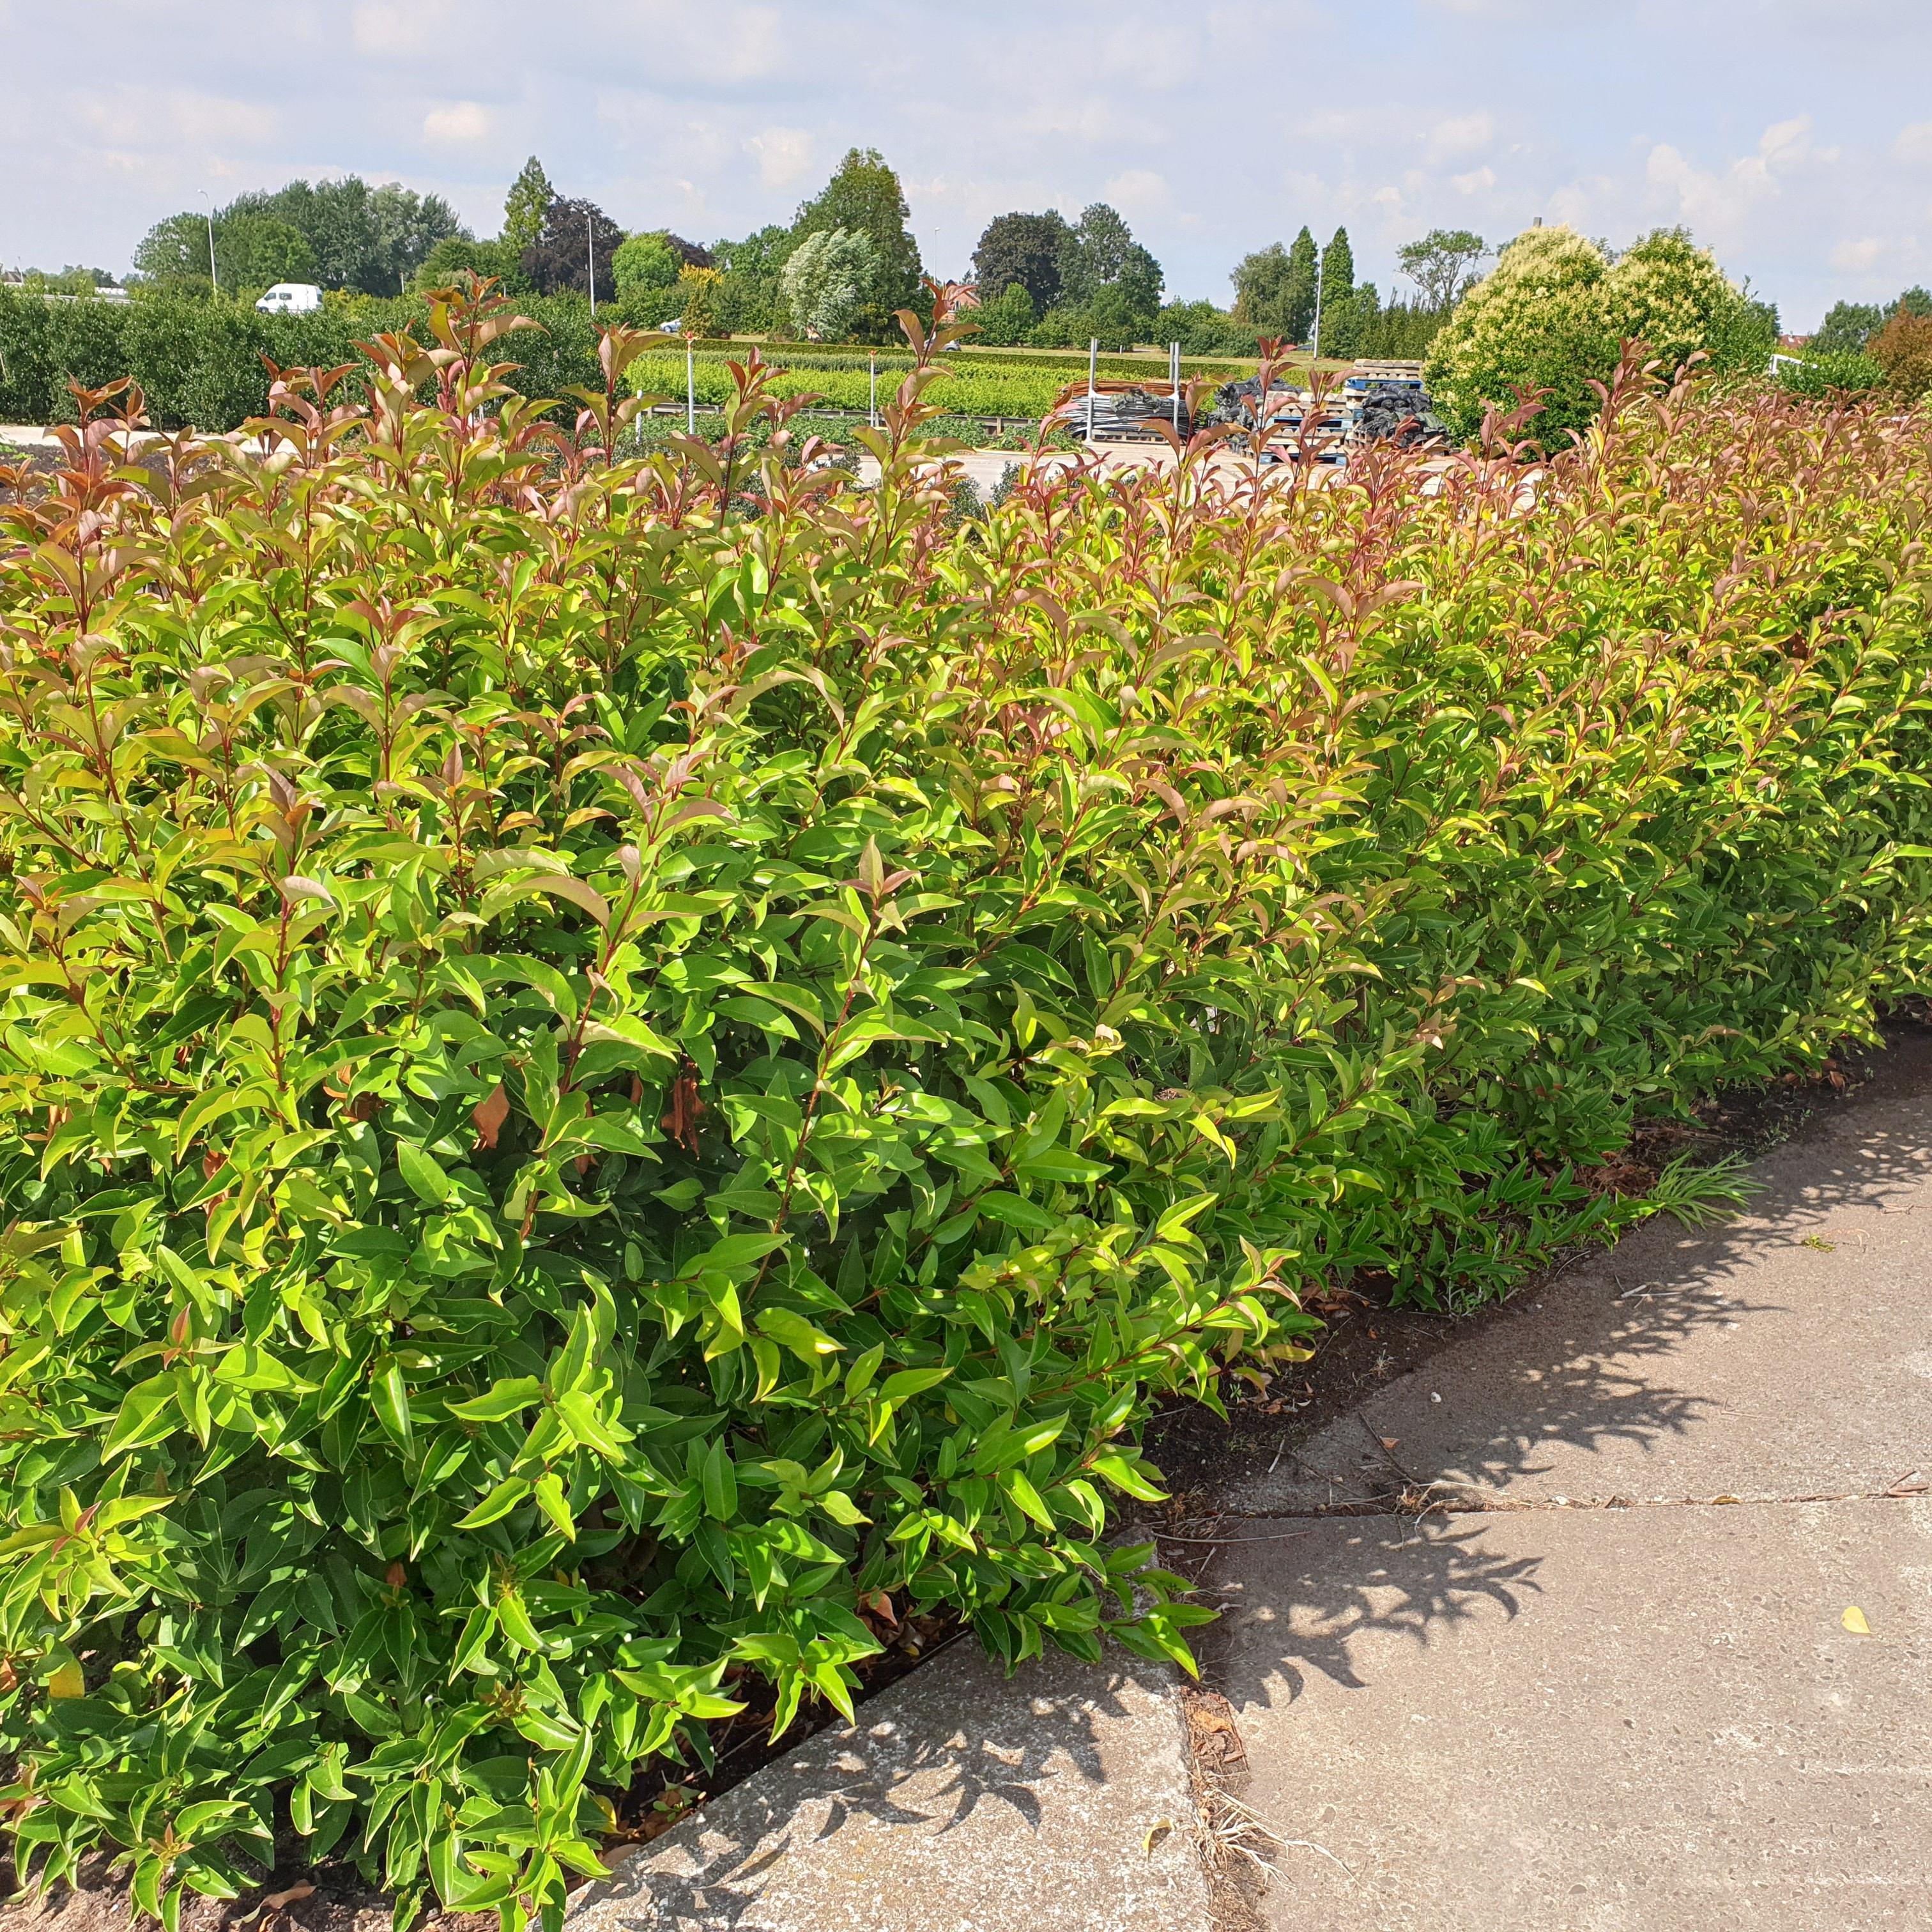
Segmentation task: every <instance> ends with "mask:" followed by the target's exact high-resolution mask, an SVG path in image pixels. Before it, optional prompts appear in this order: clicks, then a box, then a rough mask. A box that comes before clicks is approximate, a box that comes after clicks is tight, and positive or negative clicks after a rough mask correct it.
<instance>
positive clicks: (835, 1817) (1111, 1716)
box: [594, 1640, 1145, 1932]
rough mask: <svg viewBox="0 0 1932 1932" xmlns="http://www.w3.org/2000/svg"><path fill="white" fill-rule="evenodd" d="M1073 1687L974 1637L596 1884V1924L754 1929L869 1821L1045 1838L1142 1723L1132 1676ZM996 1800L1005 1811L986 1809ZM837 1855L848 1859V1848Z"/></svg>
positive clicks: (1095, 1675) (641, 1930)
mask: <svg viewBox="0 0 1932 1932" xmlns="http://www.w3.org/2000/svg"><path fill="white" fill-rule="evenodd" d="M1068 1681H1069V1679H1068V1676H1067V1673H1066V1672H1065V1671H1064V1670H1061V1671H1058V1672H1057V1673H1054V1675H1053V1676H1052V1678H1051V1679H1049V1677H1048V1676H1046V1674H1045V1673H1044V1672H1043V1667H1041V1666H1040V1665H1033V1666H1028V1667H1023V1668H1022V1670H1021V1672H1020V1673H1019V1675H1018V1676H1016V1677H1015V1678H1014V1679H1007V1678H1006V1677H1005V1676H1004V1674H1003V1673H1002V1672H1001V1670H1000V1668H999V1667H998V1666H997V1665H994V1664H991V1662H990V1661H989V1660H988V1659H987V1658H986V1656H985V1655H984V1654H983V1652H981V1651H980V1649H979V1646H977V1643H971V1642H970V1640H969V1641H968V1642H963V1643H961V1644H959V1645H958V1646H955V1648H954V1649H953V1650H952V1651H951V1652H950V1653H949V1654H948V1655H947V1657H946V1658H943V1659H938V1660H935V1662H934V1664H932V1665H930V1666H929V1667H926V1669H924V1670H921V1671H919V1672H918V1673H914V1675H913V1676H912V1677H911V1678H909V1679H906V1680H904V1682H902V1683H901V1685H899V1686H898V1687H897V1688H896V1689H895V1693H894V1694H892V1696H890V1697H888V1698H886V1699H883V1700H880V1701H879V1702H878V1703H874V1704H872V1705H871V1706H868V1707H867V1708H866V1709H865V1710H863V1711H862V1712H860V1714H859V1724H858V1725H857V1726H856V1727H851V1728H847V1729H841V1730H833V1731H827V1732H822V1733H820V1734H819V1735H818V1736H817V1737H814V1738H813V1739H810V1740H809V1741H808V1742H806V1743H805V1744H803V1745H800V1746H799V1748H797V1749H796V1751H793V1752H792V1753H790V1754H789V1755H788V1756H787V1757H784V1758H783V1759H781V1760H778V1762H777V1763H774V1764H772V1765H769V1766H766V1768H765V1769H763V1771H761V1772H760V1773H759V1774H758V1775H757V1776H756V1777H755V1778H750V1779H748V1780H746V1781H745V1783H743V1784H740V1785H739V1786H737V1787H735V1788H734V1789H733V1790H730V1791H728V1792H727V1793H724V1795H723V1796H721V1797H719V1798H718V1799H715V1800H714V1801H713V1802H712V1803H711V1804H709V1805H707V1806H706V1808H705V1810H704V1811H703V1813H702V1814H701V1815H700V1817H697V1818H695V1819H694V1820H692V1821H691V1823H688V1824H687V1825H685V1826H680V1827H679V1829H678V1830H677V1831H676V1832H675V1833H673V1834H672V1835H670V1836H668V1837H667V1838H664V1839H663V1840H661V1841H659V1842H658V1844H657V1845H655V1846H652V1848H651V1849H650V1850H649V1852H648V1853H646V1854H645V1855H641V1856H639V1857H637V1858H633V1859H632V1860H631V1861H628V1862H627V1863H625V1864H622V1865H620V1866H619V1867H618V1868H617V1870H616V1871H615V1872H614V1873H613V1874H612V1876H611V1878H610V1880H609V1881H608V1882H607V1883H605V1884H604V1885H601V1886H600V1887H599V1888H598V1892H599V1894H600V1897H599V1898H598V1902H597V1905H596V1907H595V1914H594V1915H595V1918H596V1920H597V1921H598V1924H600V1925H610V1926H621V1927H631V1928H636V1932H645V1928H649V1932H668V1928H670V1927H679V1928H680V1932H682V1928H683V1927H686V1926H694V1927H696V1926H702V1927H707V1928H709V1927H713V1926H716V1927H738V1926H739V1925H741V1924H748V1923H751V1922H754V1921H748V1920H747V1919H746V1917H745V1915H746V1913H747V1912H748V1911H749V1909H750V1908H751V1906H753V1905H754V1904H755V1903H757V1901H758V1900H759V1899H760V1897H762V1896H763V1894H764V1893H765V1891H766V1888H767V1885H768V1884H769V1881H770V1879H771V1878H772V1875H773V1874H774V1873H775V1870H777V1868H778V1867H779V1866H780V1865H781V1864H784V1863H786V1862H787V1861H798V1860H800V1859H806V1860H808V1859H810V1858H811V1856H812V1848H813V1847H814V1846H819V1845H821V1844H823V1843H824V1842H825V1841H827V1840H834V1839H837V1838H839V1837H840V1836H841V1834H847V1833H853V1832H854V1830H855V1828H856V1827H858V1826H860V1825H861V1824H862V1823H865V1822H869V1823H872V1824H875V1825H878V1826H889V1827H892V1828H895V1829H898V1830H901V1831H903V1830H905V1829H908V1828H910V1829H915V1830H918V1831H920V1832H922V1833H923V1834H924V1835H926V1836H929V1837H930V1838H935V1839H937V1838H941V1837H942V1836H944V1835H946V1834H947V1833H950V1832H956V1831H959V1830H960V1829H962V1828H964V1827H965V1826H968V1822H969V1821H970V1820H974V1819H975V1818H976V1817H979V1818H980V1823H979V1824H978V1825H977V1826H976V1827H975V1829H976V1830H977V1831H978V1832H980V1834H981V1835H989V1836H992V1837H994V1838H998V1839H999V1840H1001V1841H1008V1842H1010V1841H1012V1840H1013V1838H1014V1837H1015V1835H1016V1834H1019V1833H1024V1834H1025V1835H1029V1836H1031V1835H1037V1834H1038V1832H1039V1831H1040V1825H1041V1820H1042V1815H1043V1809H1044V1808H1045V1807H1046V1805H1056V1806H1058V1808H1061V1809H1062V1810H1064V1808H1065V1807H1066V1805H1067V1799H1066V1798H1065V1796H1064V1795H1062V1794H1061V1793H1056V1792H1055V1790H1054V1789H1053V1787H1055V1786H1061V1787H1063V1790H1064V1781H1067V1780H1072V1781H1074V1782H1075V1783H1076V1784H1079V1785H1084V1786H1089V1787H1094V1786H1100V1785H1102V1784H1105V1783H1106V1781H1107V1779H1108V1777H1109V1768H1108V1766H1106V1763H1104V1762H1103V1754H1102V1749H1101V1742H1100V1736H1101V1733H1102V1732H1103V1730H1105V1729H1106V1727H1108V1726H1109V1725H1115V1726H1118V1727H1130V1726H1131V1724H1133V1722H1134V1721H1135V1719H1136V1717H1137V1716H1138V1717H1139V1719H1140V1721H1142V1723H1145V1713H1144V1712H1136V1711H1135V1710H1133V1709H1130V1707H1129V1706H1128V1704H1127V1703H1126V1702H1124V1691H1125V1688H1126V1686H1127V1682H1128V1680H1127V1679H1125V1678H1124V1677H1123V1676H1121V1674H1120V1673H1104V1672H1101V1671H1094V1672H1091V1673H1085V1672H1083V1673H1079V1676H1078V1679H1076V1682H1077V1683H1078V1686H1079V1688H1078V1691H1077V1692H1076V1694H1072V1695H1069V1694H1065V1691H1064V1686H1065V1685H1067V1682H1068ZM1049 1682H1053V1683H1057V1684H1058V1685H1060V1686H1061V1687H1063V1689H1062V1691H1061V1694H1058V1695H1056V1694H1052V1692H1051V1691H1049V1688H1048V1686H1049ZM1117 1769H1118V1768H1117ZM989 1809H990V1810H991V1811H994V1812H996V1813H997V1814H998V1816H997V1817H992V1818H990V1819H989V1818H986V1817H981V1816H980V1814H983V1811H987V1810H989ZM858 1835H862V1833H860V1834H858ZM842 1855H843V1854H842V1852H841V1850H840V1849H839V1848H838V1847H837V1846H833V1847H832V1849H831V1851H830V1852H829V1856H830V1857H831V1858H833V1859H834V1860H836V1859H838V1858H840V1857H841V1856H842ZM755 1922H757V1923H758V1924H762V1923H763V1920H762V1919H760V1920H758V1921H755Z"/></svg>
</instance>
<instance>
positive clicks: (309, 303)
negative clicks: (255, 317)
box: [255, 282, 322, 315]
mask: <svg viewBox="0 0 1932 1932" xmlns="http://www.w3.org/2000/svg"><path fill="white" fill-rule="evenodd" d="M321 306H322V291H321V290H320V289H319V288H317V287H316V285H315V284H314V283H313V282H278V283H277V284H275V287H273V288H272V289H271V290H269V293H267V294H266V295H265V296H263V298H262V299H261V300H260V302H257V304H256V305H255V307H256V308H257V310H258V311H260V313H261V314H263V315H313V314H314V313H315V312H316V311H317V309H319V308H321Z"/></svg>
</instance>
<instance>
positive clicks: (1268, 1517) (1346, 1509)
mask: <svg viewBox="0 0 1932 1932" xmlns="http://www.w3.org/2000/svg"><path fill="white" fill-rule="evenodd" d="M1438 1487H1449V1488H1450V1489H1451V1493H1448V1494H1447V1495H1442V1496H1433V1495H1431V1494H1430V1493H1429V1490H1396V1491H1394V1492H1392V1493H1391V1494H1390V1495H1388V1496H1376V1497H1371V1498H1369V1499H1366V1500H1364V1501H1363V1502H1355V1503H1332V1504H1330V1505H1327V1506H1326V1507H1325V1508H1319V1509H1274V1510H1227V1511H1222V1512H1220V1514H1217V1516H1215V1517H1211V1519H1210V1520H1211V1521H1212V1522H1217V1523H1307V1524H1309V1525H1311V1526H1313V1524H1316V1523H1334V1522H1337V1521H1341V1522H1346V1521H1349V1520H1367V1519H1371V1518H1374V1517H1392V1516H1413V1517H1416V1518H1418V1520H1420V1519H1421V1517H1426V1516H1517V1515H1523V1514H1529V1513H1531V1512H1533V1511H1544V1510H1584V1511H1592V1510H1595V1511H1610V1510H1629V1509H1730V1508H1751V1507H1757V1508H1774V1509H1775V1508H1795V1507H1796V1506H1797V1505H1799V1504H1802V1503H1866V1502H1878V1503H1884V1502H1913V1501H1915V1500H1916V1499H1918V1498H1921V1497H1923V1496H1926V1495H1927V1494H1928V1493H1932V1484H1924V1483H1918V1484H1912V1486H1910V1487H1906V1486H1905V1485H1904V1484H1903V1479H1901V1481H1900V1482H1898V1483H1894V1484H1891V1486H1890V1487H1888V1488H1885V1489H1882V1490H1835V1491H1825V1490H1820V1491H1818V1492H1816V1493H1808V1494H1805V1495H1802V1496H1731V1495H1728V1494H1726V1495H1719V1496H1604V1497H1601V1498H1595V1499H1592V1498H1585V1497H1571V1496H1544V1497H1537V1498H1534V1499H1530V1500H1529V1501H1526V1502H1516V1501H1514V1500H1513V1499H1509V1498H1506V1497H1501V1496H1484V1495H1483V1494H1482V1493H1481V1492H1480V1491H1475V1490H1463V1489H1457V1488H1453V1487H1451V1486H1447V1485H1438V1484H1430V1486H1429V1488H1430V1490H1433V1489H1436V1488H1438ZM1151 1533H1152V1535H1154V1537H1155V1538H1157V1540H1158V1541H1161V1542H1164V1543H1185V1544H1216V1545H1217V1546H1232V1545H1233V1544H1239V1543H1274V1542H1281V1541H1287V1540H1288V1538H1289V1536H1290V1535H1307V1534H1308V1533H1309V1532H1307V1530H1298V1531H1293V1532H1285V1533H1284V1534H1283V1535H1281V1536H1278V1537H1277V1536H1249V1537H1244V1536H1217V1535H1213V1534H1209V1535H1198V1534H1197V1535H1181V1534H1180V1533H1178V1532H1169V1531H1166V1530H1160V1529H1155V1530H1154V1531H1152V1532H1151Z"/></svg>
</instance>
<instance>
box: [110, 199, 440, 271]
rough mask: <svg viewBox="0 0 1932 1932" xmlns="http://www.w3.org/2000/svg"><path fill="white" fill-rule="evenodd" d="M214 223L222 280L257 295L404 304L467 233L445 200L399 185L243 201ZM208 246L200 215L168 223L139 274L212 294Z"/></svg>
mask: <svg viewBox="0 0 1932 1932" xmlns="http://www.w3.org/2000/svg"><path fill="white" fill-rule="evenodd" d="M212 218H213V221H214V252H215V261H216V267H217V280H218V281H219V282H220V284H221V285H222V286H223V287H226V288H229V289H231V290H233V289H244V290H248V291H249V292H250V293H254V294H259V293H260V292H261V290H263V289H264V288H266V287H268V286H269V284H270V283H272V282H278V281H318V282H320V283H321V284H322V285H323V287H325V288H332V289H352V290H361V291H362V293H365V294H368V295H377V296H393V295H400V294H401V293H402V292H403V291H404V289H406V288H407V287H408V286H409V284H410V278H411V277H412V276H413V275H415V273H416V271H417V270H418V269H419V268H420V267H421V266H422V264H423V263H424V261H425V260H426V259H427V258H428V255H429V253H430V251H431V249H432V248H434V247H435V246H436V245H437V243H438V242H440V241H442V240H443V239H446V237H449V236H460V235H462V234H463V233H465V232H466V231H465V230H464V229H463V225H462V223H460V222H459V221H458V220H457V218H456V211H455V209H454V208H452V207H451V206H450V205H449V202H446V201H445V200H444V199H443V198H442V196H440V195H434V194H427V195H425V194H418V193H415V192H414V191H413V190H411V189H409V188H406V187H401V186H400V185H399V184H397V183H395V182H393V181H390V182H385V183H384V184H382V185H381V186H380V187H371V186H370V185H369V184H368V182H367V181H364V180H363V179H362V177H361V176H360V175H346V176H344V178H342V179H341V180H340V181H312V182H311V181H290V182H289V183H288V184H287V186H286V187H280V188H278V189H276V190H275V191H274V192H273V193H248V194H242V195H238V196H236V198H235V199H234V200H233V201H232V202H229V203H228V205H226V207H225V208H217V209H216V210H214V214H213V217H212ZM134 266H135V267H136V269H138V270H139V272H140V273H141V274H142V275H145V276H146V277H148V278H149V279H150V280H151V281H156V282H159V283H161V284H165V285H170V286H179V287H187V288H199V289H202V290H205V289H206V288H207V287H208V222H207V220H205V219H204V217H202V215H201V214H199V212H197V211H195V210H193V209H190V210H188V211H186V212H184V213H183V214H175V215H170V216H169V217H167V219H166V220H163V221H160V222H157V223H156V224H155V225H154V227H153V228H151V229H149V230H148V233H147V235H146V236H145V238H144V239H142V242H141V243H140V245H139V247H138V248H136V250H135V251H134Z"/></svg>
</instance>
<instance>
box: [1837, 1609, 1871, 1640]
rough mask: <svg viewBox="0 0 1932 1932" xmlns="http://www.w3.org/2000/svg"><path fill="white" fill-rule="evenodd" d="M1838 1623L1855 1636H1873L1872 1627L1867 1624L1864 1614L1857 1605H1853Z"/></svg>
mask: <svg viewBox="0 0 1932 1932" xmlns="http://www.w3.org/2000/svg"><path fill="white" fill-rule="evenodd" d="M1838 1621H1839V1622H1841V1624H1843V1625H1844V1627H1845V1628H1846V1629H1847V1630H1848V1631H1850V1632H1851V1634H1852V1636H1854V1637H1870V1635H1871V1634H1872V1628H1871V1625H1870V1624H1868V1623H1867V1622H1865V1613H1864V1611H1862V1610H1860V1609H1859V1608H1858V1605H1857V1604H1852V1606H1851V1607H1850V1608H1849V1610H1846V1613H1845V1614H1844V1615H1843V1616H1841V1618H1840V1619H1838Z"/></svg>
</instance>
